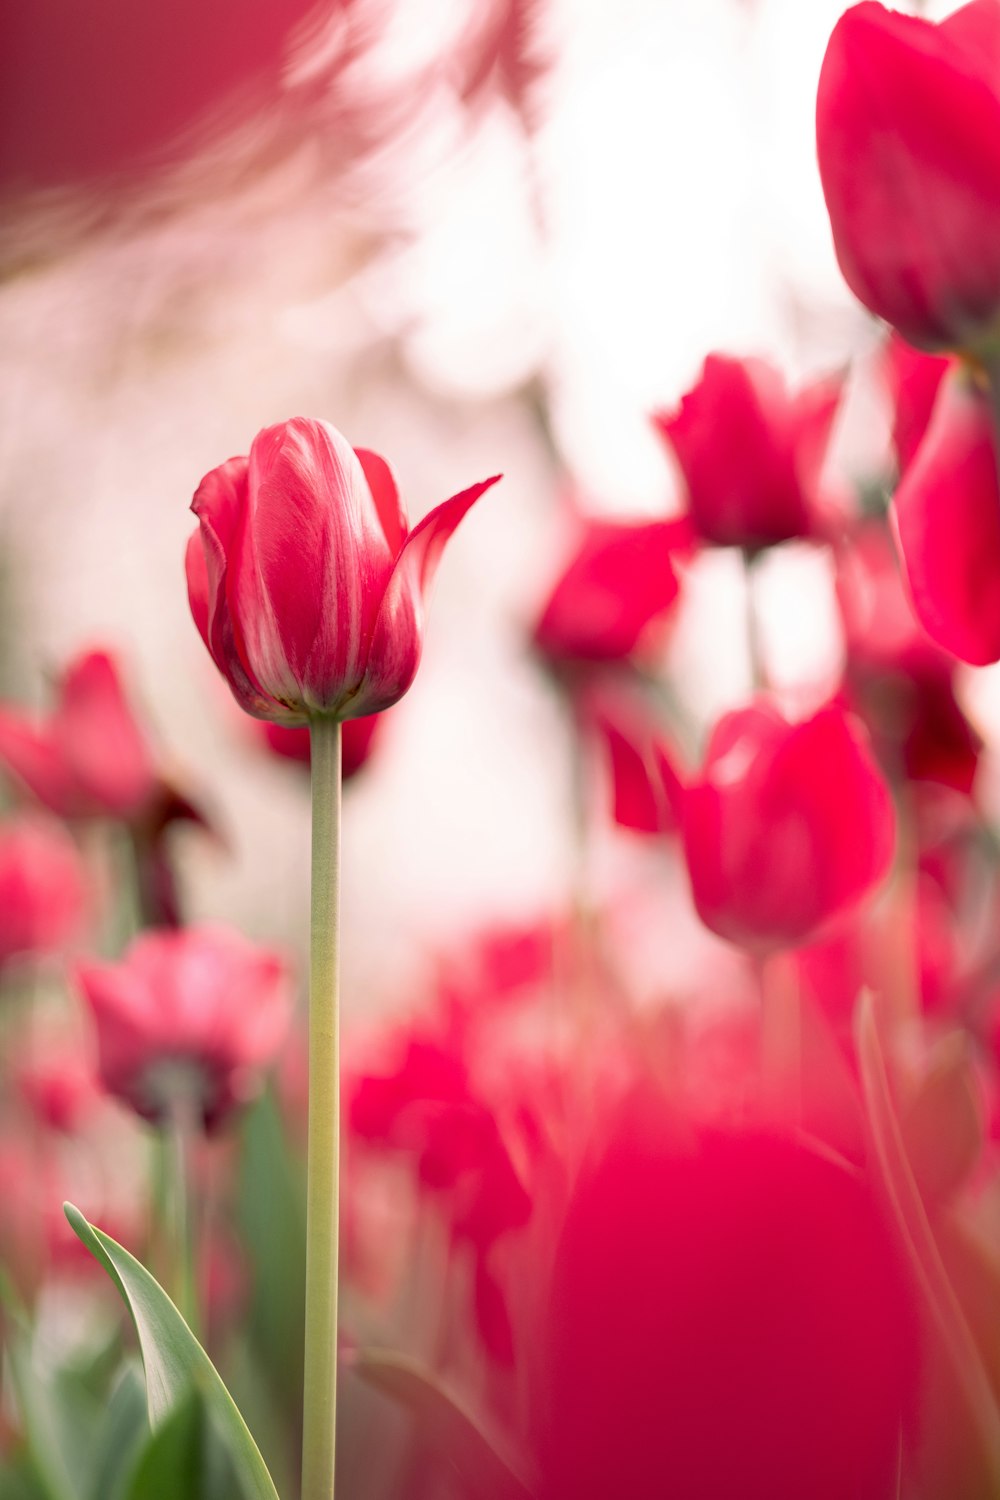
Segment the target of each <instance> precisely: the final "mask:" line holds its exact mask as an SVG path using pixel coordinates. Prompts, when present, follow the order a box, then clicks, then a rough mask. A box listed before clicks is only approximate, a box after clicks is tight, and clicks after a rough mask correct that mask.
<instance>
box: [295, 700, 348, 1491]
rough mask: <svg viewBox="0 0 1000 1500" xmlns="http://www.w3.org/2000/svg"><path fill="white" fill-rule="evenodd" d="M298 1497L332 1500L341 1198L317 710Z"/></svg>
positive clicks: (332, 897) (326, 791) (336, 907)
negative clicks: (304, 1327) (304, 1306)
mask: <svg viewBox="0 0 1000 1500" xmlns="http://www.w3.org/2000/svg"><path fill="white" fill-rule="evenodd" d="M310 741H311V746H312V917H311V925H310V946H309V1148H308V1164H307V1202H306V1335H305V1390H304V1401H303V1416H302V1500H332V1496H333V1477H334V1440H335V1436H336V1404H337V1253H338V1215H339V1200H340V1063H339V1055H338V1054H339V1038H338V1030H339V1016H338V983H339V975H338V946H339V918H340V724H339V723H338V722H337V721H336V720H331V719H314V720H313V722H312V725H311V728H310Z"/></svg>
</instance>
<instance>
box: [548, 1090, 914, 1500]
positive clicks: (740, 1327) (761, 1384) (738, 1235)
mask: <svg viewBox="0 0 1000 1500" xmlns="http://www.w3.org/2000/svg"><path fill="white" fill-rule="evenodd" d="M915 1324H916V1317H915V1312H914V1309H913V1307H912V1305H911V1296H910V1292H909V1285H908V1281H907V1276H906V1272H905V1270H904V1267H903V1266H902V1264H901V1263H900V1260H899V1258H898V1257H897V1254H896V1252H895V1248H894V1245H893V1243H892V1241H891V1238H890V1234H889V1231H888V1230H887V1228H886V1227H885V1226H884V1224H883V1222H882V1220H881V1217H880V1214H879V1210H878V1208H877V1207H876V1203H875V1201H874V1198H873V1195H872V1193H871V1192H870V1190H869V1188H868V1187H867V1184H866V1183H865V1182H864V1180H863V1179H861V1178H859V1177H858V1176H856V1175H855V1174H853V1173H852V1172H851V1171H850V1170H849V1169H845V1168H844V1167H842V1166H840V1165H835V1164H833V1162H831V1161H830V1160H828V1159H826V1158H825V1157H823V1156H821V1155H819V1154H818V1153H816V1152H814V1151H812V1150H811V1149H809V1148H808V1147H807V1146H805V1145H803V1144H801V1143H800V1142H798V1141H793V1140H791V1139H787V1138H785V1137H783V1136H781V1135H777V1134H775V1135H769V1134H765V1133H763V1132H760V1131H754V1130H744V1131H736V1130H732V1129H720V1128H708V1127H701V1128H698V1129H694V1128H692V1127H691V1126H690V1124H688V1125H686V1126H685V1125H684V1124H682V1123H681V1122H679V1121H677V1120H676V1119H673V1120H672V1119H670V1118H669V1117H668V1116H667V1115H666V1113H665V1111H663V1109H662V1106H656V1107H654V1108H650V1109H648V1110H643V1109H641V1108H639V1107H638V1106H634V1105H633V1107H632V1110H631V1112H630V1113H628V1114H626V1117H625V1118H624V1119H623V1120H622V1121H621V1122H619V1124H618V1126H617V1128H616V1130H615V1131H614V1132H613V1133H612V1135H611V1138H610V1139H609V1140H608V1142H607V1144H606V1147H605V1149H604V1152H603V1156H602V1158H601V1159H600V1160H599V1161H598V1163H597V1164H596V1166H593V1167H592V1168H591V1170H589V1171H588V1172H585V1173H584V1175H583V1177H582V1179H581V1181H580V1183H579V1185H578V1187H577V1189H576V1191H575V1194H574V1197H573V1200H572V1202H571V1205H570V1208H569V1213H568V1217H567V1221H566V1224H565V1228H564V1230H563V1234H562V1239H561V1243H560V1245H559V1249H558V1253H557V1257H556V1262H555V1268H554V1273H553V1279H552V1287H551V1295H550V1298H549V1308H548V1315H547V1319H546V1323H545V1326H544V1327H543V1329H542V1330H541V1346H542V1353H541V1358H542V1360H543V1363H544V1368H545V1386H544V1393H543V1398H542V1400H541V1402H540V1403H539V1426H540V1429H541V1438H540V1445H539V1448H540V1459H541V1471H542V1484H541V1496H542V1500H598V1497H600V1500H606V1497H607V1496H611V1495H621V1496H626V1495H627V1496H630V1497H636V1500H640V1497H641V1500H654V1497H657V1500H658V1497H661V1496H670V1497H671V1500H708V1497H712V1500H714V1497H716V1496H719V1497H721V1496H736V1495H739V1496H741V1497H743V1500H802V1497H804V1496H806V1495H808V1496H810V1497H811V1500H846V1497H847V1496H850V1497H851V1500H889V1497H890V1496H894V1495H895V1494H896V1480H897V1465H898V1461H899V1441H900V1425H901V1422H902V1421H903V1420H904V1418H905V1417H906V1416H907V1415H908V1408H909V1407H910V1405H911V1400H912V1396H913V1390H914V1385H915V1379H916V1376H915V1368H916V1363H917V1359H916V1357H917V1345H916V1335H915Z"/></svg>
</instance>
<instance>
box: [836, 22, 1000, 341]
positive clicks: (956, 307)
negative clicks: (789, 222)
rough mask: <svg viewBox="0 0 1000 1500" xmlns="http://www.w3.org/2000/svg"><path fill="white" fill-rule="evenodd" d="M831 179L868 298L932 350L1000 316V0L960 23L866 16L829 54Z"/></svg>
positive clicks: (984, 333) (850, 275) (989, 329)
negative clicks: (938, 22) (935, 22)
mask: <svg viewBox="0 0 1000 1500" xmlns="http://www.w3.org/2000/svg"><path fill="white" fill-rule="evenodd" d="M816 138H817V148H818V153H819V169H820V176H821V177H822V181H823V191H824V193H825V195H826V206H827V210H828V212H829V215H830V223H831V226H832V229H833V240H834V245H835V247H836V251H837V259H838V261H839V262H840V269H841V271H842V272H843V274H844V278H845V280H846V281H847V284H848V286H849V287H850V288H851V290H852V291H853V292H854V294H855V296H856V297H858V298H859V299H860V301H861V302H863V303H864V305H865V306H866V307H867V308H868V309H869V311H870V312H873V313H875V314H876V315H877V316H878V317H880V318H885V320H886V321H887V322H889V323H892V324H893V325H894V326H895V327H896V328H898V329H899V331H900V333H901V334H902V335H903V337H904V338H906V339H908V340H909V342H910V343H912V344H916V345H917V346H918V347H920V348H924V349H960V350H961V349H964V350H974V349H982V348H984V347H985V346H986V345H988V344H989V343H991V342H992V341H993V340H994V339H995V338H996V334H997V331H998V319H1000V3H998V0H973V3H972V4H970V5H964V6H963V7H962V8H961V9H960V10H958V11H956V12H955V13H954V14H953V15H951V16H949V17H948V18H947V19H946V20H944V21H942V22H940V24H937V25H935V24H934V23H932V22H930V21H925V20H923V19H920V18H917V17H913V16H906V15H902V14H900V13H899V12H897V11H894V10H886V9H885V7H884V6H882V5H877V4H872V3H865V4H862V5H855V6H852V8H851V9H850V10H848V11H847V12H846V13H845V14H844V15H843V16H842V17H841V18H840V20H839V21H838V23H837V25H836V27H835V28H834V31H833V35H832V36H831V38H830V42H829V45H828V47H827V50H826V56H825V58H824V61H823V68H822V71H821V74H820V80H819V94H818V98H817V104H816Z"/></svg>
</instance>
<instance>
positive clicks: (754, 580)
mask: <svg viewBox="0 0 1000 1500" xmlns="http://www.w3.org/2000/svg"><path fill="white" fill-rule="evenodd" d="M758 582H759V580H758V577H757V554H756V553H753V552H750V551H748V550H747V549H746V548H744V551H743V588H744V604H745V609H746V632H747V655H748V656H749V659H750V691H751V692H752V693H763V692H766V691H767V668H766V666H765V662H764V642H763V640H762V638H761V629H760V611H759V609H758V606H757V593H758Z"/></svg>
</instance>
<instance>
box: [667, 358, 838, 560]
mask: <svg viewBox="0 0 1000 1500" xmlns="http://www.w3.org/2000/svg"><path fill="white" fill-rule="evenodd" d="M842 386H843V380H842V378H841V377H840V376H829V377H827V378H825V379H823V380H819V381H816V382H815V383H814V384H812V385H809V386H806V387H805V389H803V390H802V391H801V392H800V393H799V394H798V395H797V396H794V397H793V396H790V395H789V394H788V392H787V391H786V389H785V384H784V381H783V380H782V378H781V376H780V375H779V373H778V371H777V370H775V369H773V368H772V366H771V365H769V364H767V363H766V362H765V361H764V360H762V359H745V360H740V359H732V358H729V357H728V356H726V355H723V354H710V355H709V356H708V358H707V359H706V360H705V364H704V366H703V368H702V372H701V378H700V380H699V381H698V384H697V385H696V386H694V388H693V389H692V390H691V391H689V392H688V394H687V395H686V396H684V397H683V399H682V400H681V403H680V406H679V407H678V408H677V410H676V411H674V412H662V413H660V414H659V415H658V416H656V417H655V418H654V421H655V423H656V426H657V427H658V428H659V430H660V432H661V433H662V434H663V436H664V438H665V439H666V441H667V443H668V444H669V445H670V447H671V449H672V450H673V452H674V454H675V455H676V457H677V461H678V463H679V464H680V466H681V470H682V471H683V474H684V479H685V481H686V484H687V492H688V508H689V511H690V515H691V521H692V523H693V525H694V528H695V531H696V532H697V533H698V535H699V536H700V537H701V538H702V539H703V540H704V541H706V542H710V543H712V544H713V545H714V546H717V547H744V548H746V550H747V551H750V552H753V551H756V550H758V549H759V548H761V547H767V546H770V545H772V544H773V543H775V542H785V541H789V540H791V539H792V538H793V537H807V536H812V535H813V534H814V533H815V532H816V530H817V529H818V516H817V490H818V484H819V476H820V471H821V469H822V466H823V460H824V459H825V457H826V450H827V446H828V444H829V440H830V431H831V428H832V426H833V420H834V417H835V416H836V414H837V407H838V404H839V402H840V396H841V390H842Z"/></svg>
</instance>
